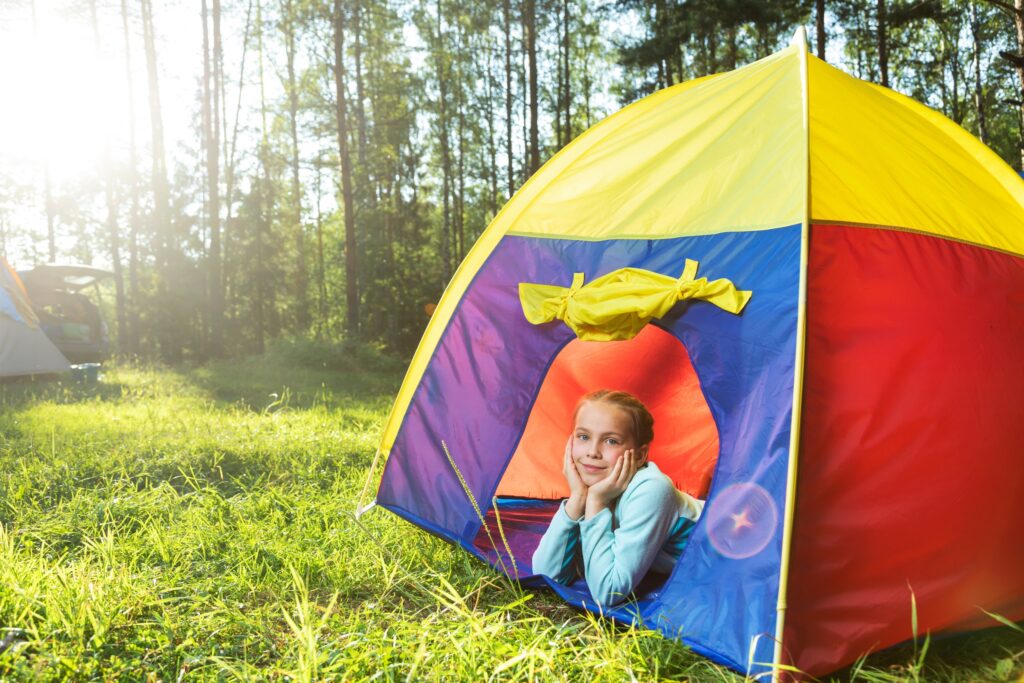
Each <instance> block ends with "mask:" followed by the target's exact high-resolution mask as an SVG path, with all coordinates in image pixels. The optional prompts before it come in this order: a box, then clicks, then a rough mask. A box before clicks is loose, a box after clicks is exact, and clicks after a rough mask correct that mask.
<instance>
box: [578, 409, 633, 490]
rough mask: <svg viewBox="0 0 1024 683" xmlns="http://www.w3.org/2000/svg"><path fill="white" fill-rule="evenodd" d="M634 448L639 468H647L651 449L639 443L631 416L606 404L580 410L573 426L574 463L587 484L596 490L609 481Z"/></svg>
mask: <svg viewBox="0 0 1024 683" xmlns="http://www.w3.org/2000/svg"><path fill="white" fill-rule="evenodd" d="M630 448H632V449H634V450H635V451H636V453H635V455H634V461H635V462H636V463H637V466H639V465H642V464H644V462H645V460H646V457H647V446H643V447H641V446H639V445H638V444H637V443H636V436H635V435H634V434H633V421H632V420H631V419H630V417H629V413H627V412H626V411H625V410H623V409H622V408H620V407H618V406H617V405H615V404H613V403H604V402H602V401H587V402H586V403H584V404H583V405H581V406H580V409H579V410H578V411H577V412H576V424H575V425H574V426H573V437H572V459H573V461H574V462H575V463H576V470H577V471H578V472H579V473H580V478H581V479H583V483H584V484H586V485H587V486H593V485H594V484H596V483H598V482H599V481H601V480H602V479H605V478H606V477H607V476H608V475H609V474H611V471H612V466H613V465H615V463H616V462H617V461H618V459H619V458H621V457H622V455H623V454H624V453H625V452H626V451H627V450H628V449H630Z"/></svg>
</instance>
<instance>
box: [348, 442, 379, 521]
mask: <svg viewBox="0 0 1024 683" xmlns="http://www.w3.org/2000/svg"><path fill="white" fill-rule="evenodd" d="M383 450H384V449H383V448H382V447H381V446H377V453H376V455H374V456H373V462H371V463H370V469H369V471H367V473H366V481H364V482H363V490H362V491H360V492H359V498H357V499H356V510H355V515H356V519H359V518H360V517H362V516H363V515H364V514H366V513H367V512H369V510H370V509H371V508H372V507H373V506H375V505H376V504H377V499H376V498H374V499H373V500H371V501H370V502H369V504H367V505H365V506H364V505H363V499H364V498H365V497H366V492H367V490H369V488H370V480H371V479H373V473H374V472H376V471H377V462H378V461H380V454H381V452H382V451H383Z"/></svg>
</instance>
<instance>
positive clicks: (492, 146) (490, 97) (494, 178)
mask: <svg viewBox="0 0 1024 683" xmlns="http://www.w3.org/2000/svg"><path fill="white" fill-rule="evenodd" d="M486 68H487V159H488V162H489V163H488V166H487V169H488V173H487V178H488V180H489V181H490V184H491V189H490V192H488V193H487V213H488V215H489V218H493V217H494V215H495V214H496V213H497V211H498V207H497V201H498V144H497V131H496V130H495V125H494V91H495V90H496V88H495V86H494V50H493V49H492V48H491V47H488V48H487V67H486Z"/></svg>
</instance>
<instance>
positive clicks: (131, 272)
mask: <svg viewBox="0 0 1024 683" xmlns="http://www.w3.org/2000/svg"><path fill="white" fill-rule="evenodd" d="M121 28H122V32H123V33H124V73H125V84H126V91H127V96H128V97H127V100H128V101H127V103H126V104H127V106H128V181H129V183H131V196H132V199H131V213H130V216H129V218H128V300H129V302H130V304H131V312H130V314H129V315H128V319H127V324H126V325H125V331H124V336H123V337H122V339H121V350H122V351H126V352H128V353H132V354H137V353H138V352H139V203H140V201H139V170H138V169H139V161H138V149H137V146H136V145H137V141H136V131H135V79H134V78H133V77H132V50H131V31H130V30H129V23H128V5H127V0H121Z"/></svg>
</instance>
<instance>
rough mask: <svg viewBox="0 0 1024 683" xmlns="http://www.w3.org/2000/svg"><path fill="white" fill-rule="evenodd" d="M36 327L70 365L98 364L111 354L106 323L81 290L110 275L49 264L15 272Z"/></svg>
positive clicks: (97, 269) (89, 269)
mask: <svg viewBox="0 0 1024 683" xmlns="http://www.w3.org/2000/svg"><path fill="white" fill-rule="evenodd" d="M18 276H19V277H20V278H21V281H22V282H23V283H24V285H25V289H26V290H27V291H28V295H29V298H30V299H31V300H32V304H33V307H34V309H35V312H36V315H37V316H39V326H40V327H41V328H42V329H43V332H45V333H46V336H48V337H49V338H50V340H51V341H52V342H53V343H54V345H56V347H57V348H58V349H60V352H61V353H63V354H64V356H65V357H67V359H68V361H69V362H71V363H72V364H78V363H100V362H102V361H104V360H106V359H107V358H109V357H110V336H109V333H108V330H107V324H106V322H105V321H104V320H103V316H102V315H101V314H100V309H99V308H97V307H96V304H94V303H93V302H92V301H91V300H90V299H89V297H87V296H86V295H85V294H83V293H82V290H84V289H86V288H87V287H91V286H92V285H95V284H96V283H98V282H101V281H102V280H105V279H107V278H109V277H113V276H114V274H113V273H112V272H110V271H109V270H103V269H102V268H94V267H92V266H84V265H76V264H55V263H48V264H44V265H40V266H36V267H35V268H32V269H31V270H24V271H18Z"/></svg>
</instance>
